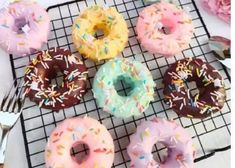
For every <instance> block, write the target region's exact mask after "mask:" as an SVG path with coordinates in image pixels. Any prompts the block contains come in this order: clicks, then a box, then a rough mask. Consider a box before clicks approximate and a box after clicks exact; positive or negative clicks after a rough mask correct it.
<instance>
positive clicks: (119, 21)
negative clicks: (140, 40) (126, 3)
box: [72, 5, 128, 62]
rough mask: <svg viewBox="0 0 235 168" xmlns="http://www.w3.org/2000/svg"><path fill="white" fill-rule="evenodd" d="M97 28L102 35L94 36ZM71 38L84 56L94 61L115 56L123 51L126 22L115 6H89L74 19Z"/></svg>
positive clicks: (125, 41)
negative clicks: (99, 36)
mask: <svg viewBox="0 0 235 168" xmlns="http://www.w3.org/2000/svg"><path fill="white" fill-rule="evenodd" d="M97 30H102V31H103V33H104V37H102V38H99V39H97V38H95V37H94V35H95V33H96V31H97ZM72 39H73V42H74V44H75V46H76V48H77V49H78V51H79V52H80V53H81V54H83V55H84V56H85V57H86V58H89V59H91V60H93V61H95V62H99V61H101V60H107V59H111V58H114V57H116V56H117V55H118V54H119V53H120V52H122V51H123V49H124V48H125V45H126V43H127V41H128V28H127V24H126V22H125V20H124V18H123V17H122V15H121V14H119V13H118V12H117V11H116V9H115V8H113V7H111V8H103V7H100V6H97V5H95V6H91V7H89V8H88V9H86V10H85V11H83V12H82V13H81V14H80V16H79V17H78V18H77V19H76V20H75V22H74V25H73V28H72Z"/></svg>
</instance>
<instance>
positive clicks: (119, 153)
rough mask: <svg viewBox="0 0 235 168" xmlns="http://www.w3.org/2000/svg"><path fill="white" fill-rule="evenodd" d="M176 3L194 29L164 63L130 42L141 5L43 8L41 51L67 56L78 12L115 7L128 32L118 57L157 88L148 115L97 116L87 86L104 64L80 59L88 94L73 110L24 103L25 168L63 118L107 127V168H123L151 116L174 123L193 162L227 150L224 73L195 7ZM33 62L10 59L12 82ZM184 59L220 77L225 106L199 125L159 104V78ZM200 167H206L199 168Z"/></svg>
mask: <svg viewBox="0 0 235 168" xmlns="http://www.w3.org/2000/svg"><path fill="white" fill-rule="evenodd" d="M177 3H178V5H180V6H181V7H182V8H184V9H185V10H187V11H188V12H189V13H190V15H191V16H192V18H193V24H194V26H195V33H194V37H193V39H192V41H191V43H190V45H189V48H188V49H186V50H184V51H183V52H182V53H180V54H178V55H176V56H175V57H172V58H168V59H165V58H164V57H162V56H160V57H155V56H154V55H152V54H149V53H148V52H147V51H145V50H144V49H143V48H141V46H140V44H139V42H138V41H137V39H136V32H135V30H134V29H135V25H136V21H137V18H138V13H139V11H141V10H142V9H143V8H144V7H145V6H146V4H145V3H144V2H143V1H141V0H135V1H134V0H86V1H72V2H67V3H64V4H59V5H55V6H51V7H49V8H48V12H49V15H50V16H51V33H50V37H49V41H48V44H47V46H45V48H44V49H47V48H51V47H66V48H69V49H70V50H71V51H72V52H73V53H77V51H76V49H75V47H74V45H73V43H72V40H71V26H72V24H73V20H74V19H75V18H76V17H77V16H78V15H79V13H80V11H82V10H84V9H85V8H86V7H87V6H91V5H93V4H99V5H104V4H106V5H107V6H114V7H116V9H117V10H118V11H119V12H120V13H121V14H122V15H123V16H124V18H125V19H126V22H127V24H128V27H129V31H130V33H129V42H128V44H127V46H126V48H125V50H124V51H123V52H122V54H120V55H119V56H120V57H125V58H130V59H133V58H134V59H136V60H138V61H141V62H142V63H143V64H144V65H146V66H147V67H148V68H149V70H150V71H151V73H152V75H153V78H154V80H155V82H156V84H157V88H156V89H155V93H156V97H155V100H154V101H153V102H152V103H151V104H150V107H149V108H148V110H146V112H145V113H144V114H143V115H141V116H139V117H131V118H128V119H124V120H122V119H118V118H115V117H114V116H112V115H110V114H108V113H106V112H103V111H102V109H99V108H98V107H97V104H96V102H95V99H94V97H93V95H92V92H91V84H92V81H93V78H94V75H95V73H96V72H97V70H98V69H99V67H100V66H101V65H102V64H103V63H104V62H102V63H99V64H94V63H93V62H91V61H89V60H86V59H84V58H83V61H84V62H85V64H86V66H87V67H88V68H89V81H88V93H87V94H86V95H85V97H84V98H83V100H82V102H81V103H80V104H79V105H76V106H74V107H71V108H69V109H65V110H61V111H60V112H59V113H55V112H52V111H50V110H46V109H40V108H39V107H38V106H36V105H35V104H34V103H33V102H30V101H29V100H28V99H27V100H26V103H25V108H24V111H23V115H22V117H21V124H22V130H23V137H24V142H25V149H26V155H27V156H26V157H27V160H28V167H30V168H43V167H45V161H44V148H45V145H46V142H47V139H48V137H49V136H50V133H51V132H52V130H53V129H54V128H55V127H56V126H57V125H58V124H59V123H60V122H61V121H63V120H64V119H65V118H68V117H74V116H85V115H88V116H90V117H93V118H95V119H98V120H99V121H100V122H101V123H102V124H104V125H105V126H106V127H107V129H108V130H109V132H110V133H111V135H112V137H113V139H114V143H115V160H114V164H113V167H115V168H117V167H118V168H123V167H129V164H130V159H129V157H128V155H127V151H126V146H127V145H128V144H129V136H130V135H131V134H132V133H134V132H135V130H136V126H137V125H138V124H139V123H140V122H141V121H142V120H149V119H151V118H153V117H154V116H158V117H164V118H169V119H174V120H175V121H176V122H177V123H179V124H180V125H182V126H183V127H184V128H185V129H186V130H187V131H188V132H189V134H190V135H191V136H192V138H193V142H194V144H195V146H196V149H197V154H196V156H197V158H196V160H195V162H197V161H200V160H202V159H206V158H207V157H209V156H211V155H213V154H214V152H216V151H223V150H227V149H229V148H230V146H227V145H230V134H231V133H230V113H231V109H230V102H231V100H230V76H229V73H228V72H227V71H226V69H225V68H224V67H223V66H222V65H221V64H220V63H219V62H218V61H217V60H216V58H215V57H214V56H213V54H212V53H211V52H210V50H209V48H208V44H207V41H208V37H209V33H208V31H207V29H206V27H205V24H204V22H203V20H202V18H201V16H200V14H199V11H198V9H197V7H196V5H195V2H194V1H191V0H179V1H177ZM33 57H35V55H28V56H25V57H17V58H14V57H12V56H11V65H12V71H13V75H14V77H15V78H17V79H20V78H22V77H23V75H24V69H25V66H26V65H27V64H28V63H29V61H31V60H32V58H33ZM186 57H198V58H202V59H204V60H205V61H207V62H209V63H210V64H211V65H212V66H214V67H215V68H216V69H218V70H219V71H220V73H221V74H222V76H223V77H224V80H225V85H226V93H227V100H226V103H225V105H224V108H223V109H222V111H221V112H220V113H217V114H215V115H214V116H211V117H209V118H206V119H203V120H200V119H188V118H183V117H182V118H181V117H179V116H178V115H177V114H176V113H174V112H173V111H172V110H171V109H170V108H169V106H167V105H166V104H165V103H164V100H163V93H162V91H163V88H162V84H161V82H162V78H163V75H164V72H165V71H166V69H167V68H168V67H169V65H170V64H172V63H174V62H175V61H176V60H180V59H183V58H186ZM56 82H59V79H56ZM189 87H190V88H191V89H192V90H196V89H195V85H193V84H191V83H190V84H189ZM117 89H118V90H119V93H120V94H125V93H126V91H127V88H126V86H124V85H123V83H119V85H118V86H117ZM224 147H225V148H224ZM79 151H80V150H79ZM79 151H76V150H75V154H77V153H79ZM164 151H165V148H164V147H163V146H161V145H158V144H157V145H155V146H154V149H153V154H154V157H156V159H158V160H162V159H163V153H164ZM82 152H84V150H82ZM205 167H207V166H206V165H205Z"/></svg>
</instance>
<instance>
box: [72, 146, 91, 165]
mask: <svg viewBox="0 0 235 168" xmlns="http://www.w3.org/2000/svg"><path fill="white" fill-rule="evenodd" d="M89 153H90V149H89V146H88V145H87V144H86V143H83V142H79V143H75V144H74V145H73V146H72V148H71V150H70V155H71V157H72V158H73V160H74V161H75V162H77V163H78V164H82V163H83V162H85V161H86V160H87V158H88V156H89Z"/></svg>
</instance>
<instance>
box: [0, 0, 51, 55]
mask: <svg viewBox="0 0 235 168" xmlns="http://www.w3.org/2000/svg"><path fill="white" fill-rule="evenodd" d="M49 25H50V19H49V15H48V13H47V12H46V11H45V9H43V7H41V6H40V5H38V4H37V3H36V2H33V1H31V0H21V1H15V2H13V3H11V4H10V5H9V6H8V7H7V8H6V9H3V10H0V48H2V49H3V50H5V51H7V52H8V53H10V54H14V55H17V56H20V55H24V54H30V53H32V52H34V51H35V50H39V49H41V47H42V45H43V43H46V42H47V39H48V34H49Z"/></svg>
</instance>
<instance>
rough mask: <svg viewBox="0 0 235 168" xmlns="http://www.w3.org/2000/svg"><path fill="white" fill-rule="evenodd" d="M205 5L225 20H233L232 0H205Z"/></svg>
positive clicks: (228, 21)
mask: <svg viewBox="0 0 235 168" xmlns="http://www.w3.org/2000/svg"><path fill="white" fill-rule="evenodd" d="M203 4H204V7H205V8H206V9H209V10H210V11H211V12H212V13H213V14H216V15H218V17H220V18H221V19H223V20H224V21H225V22H227V23H230V22H231V0H203Z"/></svg>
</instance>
